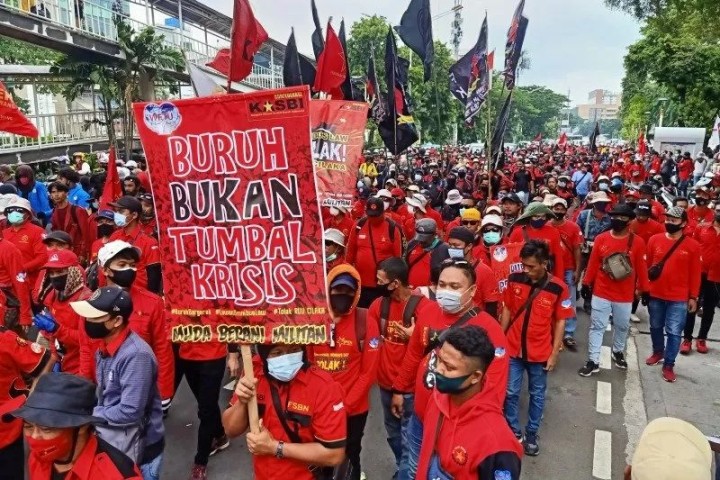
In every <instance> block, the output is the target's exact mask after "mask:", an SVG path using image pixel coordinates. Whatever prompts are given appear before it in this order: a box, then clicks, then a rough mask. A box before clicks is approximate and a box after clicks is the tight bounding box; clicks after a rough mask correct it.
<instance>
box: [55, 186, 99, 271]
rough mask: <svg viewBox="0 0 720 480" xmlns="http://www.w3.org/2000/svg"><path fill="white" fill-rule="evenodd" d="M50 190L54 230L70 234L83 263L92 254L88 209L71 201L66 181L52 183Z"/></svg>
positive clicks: (73, 245) (73, 246)
mask: <svg viewBox="0 0 720 480" xmlns="http://www.w3.org/2000/svg"><path fill="white" fill-rule="evenodd" d="M48 192H49V193H50V199H51V200H52V202H53V213H52V215H51V216H50V224H51V225H52V230H53V231H55V230H62V231H63V232H67V233H68V234H69V235H70V237H71V238H72V249H73V252H75V255H77V256H78V259H80V264H81V265H82V264H84V262H86V261H87V259H88V257H89V255H90V236H89V235H88V232H87V227H88V213H87V210H85V209H84V208H82V207H78V206H77V205H73V204H71V203H70V201H69V200H68V187H67V186H66V185H65V184H64V183H61V182H54V183H52V184H51V185H50V187H49V188H48Z"/></svg>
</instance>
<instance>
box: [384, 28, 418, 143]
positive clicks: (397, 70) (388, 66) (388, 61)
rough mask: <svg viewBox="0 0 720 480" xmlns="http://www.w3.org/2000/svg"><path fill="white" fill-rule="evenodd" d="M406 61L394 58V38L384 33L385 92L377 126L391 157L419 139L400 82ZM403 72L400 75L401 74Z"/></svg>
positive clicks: (395, 52)
mask: <svg viewBox="0 0 720 480" xmlns="http://www.w3.org/2000/svg"><path fill="white" fill-rule="evenodd" d="M406 65H407V60H405V61H404V62H401V59H400V58H398V56H397V45H396V44H395V34H394V33H393V31H392V29H390V31H389V32H388V35H387V40H386V42H385V83H386V84H387V87H388V92H387V115H386V116H385V118H384V119H383V121H382V122H380V124H379V125H378V130H379V132H380V137H381V138H382V139H383V143H384V144H385V146H386V147H387V149H388V150H390V152H392V154H393V155H397V154H399V153H401V152H404V151H405V150H406V149H407V148H408V147H409V146H410V145H412V144H413V143H415V142H416V141H417V140H418V138H419V136H418V132H417V127H416V126H415V120H414V119H413V116H412V107H411V104H410V98H409V96H408V94H407V91H406V90H407V89H406V85H407V83H404V82H403V79H405V80H407V66H406ZM403 70H404V72H403Z"/></svg>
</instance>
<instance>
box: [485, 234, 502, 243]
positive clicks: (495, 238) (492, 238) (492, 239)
mask: <svg viewBox="0 0 720 480" xmlns="http://www.w3.org/2000/svg"><path fill="white" fill-rule="evenodd" d="M500 237H501V235H500V232H485V233H483V242H485V244H487V245H497V244H498V243H500Z"/></svg>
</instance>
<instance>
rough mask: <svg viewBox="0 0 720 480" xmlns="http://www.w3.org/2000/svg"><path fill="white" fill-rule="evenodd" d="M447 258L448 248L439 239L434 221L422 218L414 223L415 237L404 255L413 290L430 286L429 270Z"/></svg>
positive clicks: (438, 265) (437, 266)
mask: <svg viewBox="0 0 720 480" xmlns="http://www.w3.org/2000/svg"><path fill="white" fill-rule="evenodd" d="M449 257H450V256H449V254H448V246H447V244H446V243H445V242H443V241H442V240H441V239H440V238H439V236H438V232H437V224H436V223H435V220H433V219H432V218H422V219H420V220H418V221H417V222H415V235H414V238H413V239H412V240H411V241H410V243H408V246H407V252H406V253H405V261H406V262H407V264H408V269H409V272H410V273H409V282H410V285H412V286H413V287H414V288H417V287H427V286H428V285H430V284H431V281H430V272H431V270H433V269H436V268H439V267H440V264H441V263H442V262H443V261H445V260H447V259H448V258H449Z"/></svg>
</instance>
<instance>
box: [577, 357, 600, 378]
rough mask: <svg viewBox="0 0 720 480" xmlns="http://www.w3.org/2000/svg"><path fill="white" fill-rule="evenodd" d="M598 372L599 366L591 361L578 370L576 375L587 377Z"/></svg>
mask: <svg viewBox="0 0 720 480" xmlns="http://www.w3.org/2000/svg"><path fill="white" fill-rule="evenodd" d="M599 371H600V365H598V364H597V363H595V362H593V361H591V360H588V362H587V363H586V364H585V366H584V367H582V368H581V369H580V370H578V375H580V376H581V377H589V376H590V375H592V374H593V373H598V372H599Z"/></svg>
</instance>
